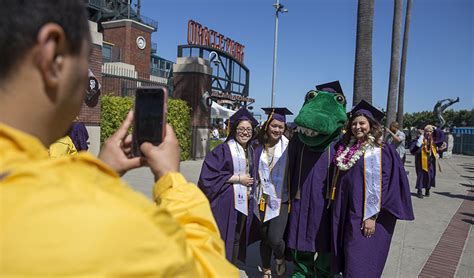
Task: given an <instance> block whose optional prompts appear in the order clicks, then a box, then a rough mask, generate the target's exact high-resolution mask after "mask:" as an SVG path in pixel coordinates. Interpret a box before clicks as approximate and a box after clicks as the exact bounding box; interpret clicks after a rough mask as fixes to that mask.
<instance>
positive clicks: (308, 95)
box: [304, 90, 318, 101]
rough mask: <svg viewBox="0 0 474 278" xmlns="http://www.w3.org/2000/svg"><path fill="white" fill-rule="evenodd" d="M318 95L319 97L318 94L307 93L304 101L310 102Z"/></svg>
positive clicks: (314, 92)
mask: <svg viewBox="0 0 474 278" xmlns="http://www.w3.org/2000/svg"><path fill="white" fill-rule="evenodd" d="M317 95H318V92H316V91H313V90H311V91H309V92H308V93H306V96H305V98H304V100H305V101H308V100H310V99H313V98H315V97H316V96H317Z"/></svg>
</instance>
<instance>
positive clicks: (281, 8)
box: [271, 0, 288, 107]
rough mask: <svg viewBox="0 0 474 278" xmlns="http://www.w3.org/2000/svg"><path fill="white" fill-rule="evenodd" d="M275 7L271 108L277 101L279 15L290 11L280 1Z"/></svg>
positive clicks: (277, 0)
mask: <svg viewBox="0 0 474 278" xmlns="http://www.w3.org/2000/svg"><path fill="white" fill-rule="evenodd" d="M273 7H275V10H276V11H275V45H274V47H273V74H272V104H271V107H273V106H274V100H275V81H276V63H277V45H278V14H279V13H286V12H288V9H285V8H284V6H283V5H282V4H280V0H276V3H275V4H273Z"/></svg>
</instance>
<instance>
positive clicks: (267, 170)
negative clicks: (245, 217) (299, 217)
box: [254, 136, 289, 222]
mask: <svg viewBox="0 0 474 278" xmlns="http://www.w3.org/2000/svg"><path fill="white" fill-rule="evenodd" d="M288 142H289V141H288V139H287V138H286V137H285V136H282V137H281V138H280V141H279V142H278V143H277V144H276V146H275V151H274V153H273V158H272V159H269V155H268V151H267V149H266V148H264V149H263V151H262V154H261V155H260V159H259V166H258V169H259V170H258V174H259V177H260V183H261V185H262V189H263V190H258V192H255V194H258V195H260V196H255V198H254V199H255V202H256V204H255V208H257V207H258V208H259V209H260V211H265V216H264V220H263V222H266V221H268V220H270V219H273V218H275V217H277V216H278V215H280V207H281V193H282V189H283V186H284V184H285V176H286V174H285V170H286V161H287V147H288ZM256 191H257V190H256ZM263 194H265V195H266V196H267V199H266V200H265V197H264V195H263ZM255 215H256V216H257V217H258V218H259V219H260V214H259V213H258V210H256V212H255Z"/></svg>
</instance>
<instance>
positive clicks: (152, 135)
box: [132, 86, 168, 157]
mask: <svg viewBox="0 0 474 278" xmlns="http://www.w3.org/2000/svg"><path fill="white" fill-rule="evenodd" d="M167 101H168V89H167V88H166V87H162V86H158V87H144V88H138V89H137V90H136V93H135V112H134V113H135V114H134V125H133V132H132V138H133V139H132V155H133V156H135V157H138V156H143V154H142V152H141V151H140V145H141V144H143V143H144V142H149V143H152V144H153V145H155V146H158V145H159V144H161V142H163V138H164V137H165V131H166V128H165V127H166V113H167Z"/></svg>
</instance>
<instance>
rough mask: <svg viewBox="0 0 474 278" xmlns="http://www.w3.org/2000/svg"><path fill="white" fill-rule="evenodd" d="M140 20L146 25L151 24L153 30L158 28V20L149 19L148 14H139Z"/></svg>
mask: <svg viewBox="0 0 474 278" xmlns="http://www.w3.org/2000/svg"><path fill="white" fill-rule="evenodd" d="M140 21H141V22H142V23H143V24H146V25H148V26H151V27H153V28H155V31H156V30H158V21H156V20H154V19H151V18H149V17H148V16H144V15H140Z"/></svg>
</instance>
